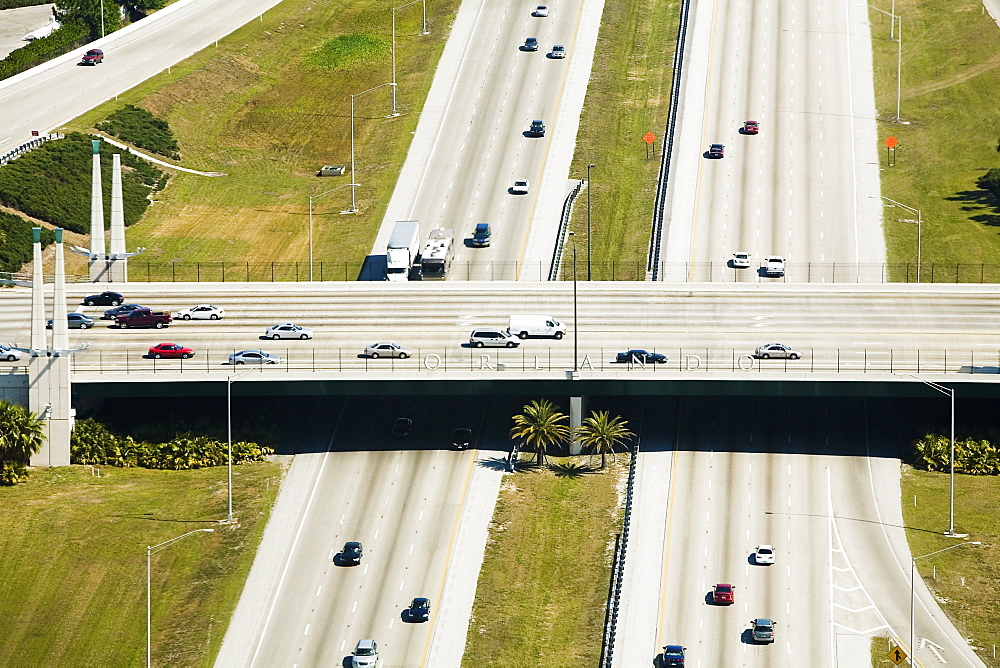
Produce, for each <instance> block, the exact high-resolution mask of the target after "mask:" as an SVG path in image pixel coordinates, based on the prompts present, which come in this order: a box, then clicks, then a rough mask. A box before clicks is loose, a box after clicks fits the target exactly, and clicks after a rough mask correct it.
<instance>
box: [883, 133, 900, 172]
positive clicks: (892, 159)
mask: <svg viewBox="0 0 1000 668" xmlns="http://www.w3.org/2000/svg"><path fill="white" fill-rule="evenodd" d="M897 145H899V140H898V139H896V137H895V135H889V136H888V137H886V138H885V161H886V163H887V164H888V165H889V167H895V166H896V146H897Z"/></svg>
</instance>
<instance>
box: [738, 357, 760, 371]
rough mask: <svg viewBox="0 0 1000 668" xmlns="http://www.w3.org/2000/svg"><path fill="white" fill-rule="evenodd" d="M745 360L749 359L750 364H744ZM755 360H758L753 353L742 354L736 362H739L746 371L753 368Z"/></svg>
mask: <svg viewBox="0 0 1000 668" xmlns="http://www.w3.org/2000/svg"><path fill="white" fill-rule="evenodd" d="M743 360H746V361H748V362H749V363H750V366H743ZM755 362H756V360H755V359H754V357H753V355H740V358H739V359H738V360H737V361H736V363H737V364H739V365H740V368H741V369H743V370H744V371H749V370H750V369H752V368H753V366H754V363H755Z"/></svg>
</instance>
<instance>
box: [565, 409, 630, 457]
mask: <svg viewBox="0 0 1000 668" xmlns="http://www.w3.org/2000/svg"><path fill="white" fill-rule="evenodd" d="M626 425H628V422H626V421H625V420H623V419H622V418H621V416H619V415H616V416H615V417H614V418H611V419H609V418H608V411H595V412H593V413H591V414H590V417H589V418H587V419H585V420H584V421H583V424H582V425H580V428H579V429H577V430H576V438H577V440H578V441H579V442H580V444H581V445H584V446H586V447H592V448H594V452H599V453H601V468H602V469H603V468H604V466H605V464H606V463H607V457H608V453H609V452H610V453H611V454H612V455H614V452H615V446H616V445H624V444H625V442H626V441H628V440H629V439H631V438H632V437H633V436H635V434H633V433H632V432H631V431H629V430H628V428H627V426H626Z"/></svg>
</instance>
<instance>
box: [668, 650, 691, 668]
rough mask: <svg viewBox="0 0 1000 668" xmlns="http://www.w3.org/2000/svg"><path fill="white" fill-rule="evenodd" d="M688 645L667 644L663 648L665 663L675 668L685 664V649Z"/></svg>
mask: <svg viewBox="0 0 1000 668" xmlns="http://www.w3.org/2000/svg"><path fill="white" fill-rule="evenodd" d="M686 649H687V647H682V646H681V645H667V646H666V647H664V648H663V665H664V666H670V667H671V668H674V667H676V666H683V665H684V650H686Z"/></svg>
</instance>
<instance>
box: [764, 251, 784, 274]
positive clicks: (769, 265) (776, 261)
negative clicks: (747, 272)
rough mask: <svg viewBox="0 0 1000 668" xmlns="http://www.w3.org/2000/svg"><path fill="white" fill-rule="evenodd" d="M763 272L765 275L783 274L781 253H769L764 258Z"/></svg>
mask: <svg viewBox="0 0 1000 668" xmlns="http://www.w3.org/2000/svg"><path fill="white" fill-rule="evenodd" d="M764 273H765V274H766V275H767V276H772V277H774V278H780V277H782V276H784V275H785V258H784V257H783V256H781V255H769V256H768V257H766V258H764Z"/></svg>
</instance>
